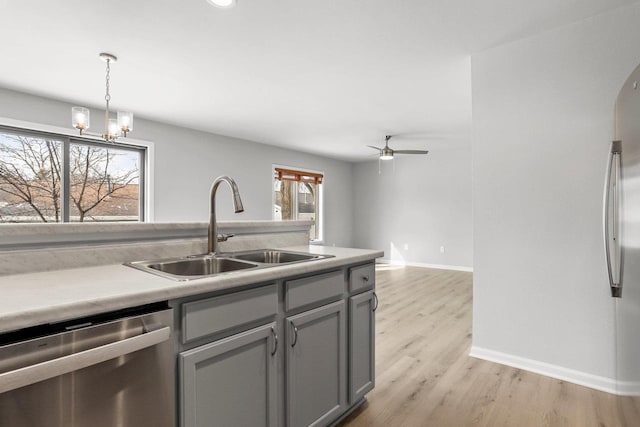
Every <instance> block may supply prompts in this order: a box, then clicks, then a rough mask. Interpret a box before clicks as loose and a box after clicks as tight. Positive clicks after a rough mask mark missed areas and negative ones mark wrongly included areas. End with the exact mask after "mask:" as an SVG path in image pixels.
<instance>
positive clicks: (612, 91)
mask: <svg viewBox="0 0 640 427" xmlns="http://www.w3.org/2000/svg"><path fill="white" fill-rule="evenodd" d="M638 40H640V5H639V4H635V5H633V6H630V7H624V8H621V9H617V10H615V11H613V12H610V13H606V14H603V15H599V16H596V17H593V18H590V19H587V20H584V21H581V22H578V23H575V24H572V25H568V26H565V27H563V28H560V29H557V30H553V31H549V32H546V33H544V34H541V35H538V36H535V37H531V38H528V39H524V40H521V41H517V42H514V43H510V44H507V45H503V46H500V47H497V48H494V49H492V50H489V51H486V52H483V53H479V54H477V55H474V56H473V57H472V87H473V126H474V134H473V148H472V150H473V209H474V221H473V229H474V310H473V325H474V326H473V345H474V347H479V348H483V349H488V350H492V351H497V352H502V353H504V354H506V355H509V356H516V357H522V358H525V359H530V360H532V361H536V362H545V363H549V364H552V365H554V366H556V367H561V368H562V367H563V368H571V369H574V370H577V371H581V372H583V373H588V374H594V375H598V376H602V377H606V378H615V376H616V372H615V369H616V362H615V353H616V347H615V342H614V336H615V333H614V316H615V315H614V302H613V300H612V299H611V298H610V297H609V289H608V281H607V277H606V273H605V263H604V260H603V249H602V247H603V241H602V236H601V234H602V233H601V228H602V226H601V221H602V219H601V217H602V207H601V204H602V191H603V179H604V172H605V167H606V160H607V150H608V147H609V142H610V141H611V139H612V138H613V136H614V133H613V117H614V115H613V114H614V111H613V106H614V102H615V98H616V96H617V94H618V91H619V89H620V87H621V85H622V84H623V83H624V81H625V80H626V78H627V76H628V75H629V74H630V73H631V71H633V69H634V68H635V67H636V65H638V63H639V62H640V49H639V48H638Z"/></svg>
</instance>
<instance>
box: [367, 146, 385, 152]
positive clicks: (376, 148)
mask: <svg viewBox="0 0 640 427" xmlns="http://www.w3.org/2000/svg"><path fill="white" fill-rule="evenodd" d="M367 147H369V148H373V149H375V150H378V151H380V150H382V148H378V147H374V146H373V145H367Z"/></svg>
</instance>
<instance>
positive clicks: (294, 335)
mask: <svg viewBox="0 0 640 427" xmlns="http://www.w3.org/2000/svg"><path fill="white" fill-rule="evenodd" d="M291 326H293V342H292V343H291V347H294V346H295V345H296V343H297V342H298V328H297V327H296V325H295V324H294V323H293V322H291Z"/></svg>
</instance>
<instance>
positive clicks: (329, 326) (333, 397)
mask: <svg viewBox="0 0 640 427" xmlns="http://www.w3.org/2000/svg"><path fill="white" fill-rule="evenodd" d="M286 334H287V359H286V373H287V405H286V406H287V426H288V427H302V426H305V427H306V426H323V425H327V424H328V423H329V422H330V421H332V420H333V419H335V418H337V417H338V416H339V415H340V414H341V413H342V412H343V411H344V410H345V409H346V404H347V402H346V400H347V399H346V391H347V390H346V389H347V382H346V344H347V342H346V324H345V302H344V301H338V302H335V303H332V304H328V305H325V306H322V307H320V308H316V309H314V310H309V311H305V312H304V313H301V314H298V315H297V316H292V317H288V318H287V321H286Z"/></svg>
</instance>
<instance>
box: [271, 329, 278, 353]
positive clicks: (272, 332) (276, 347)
mask: <svg viewBox="0 0 640 427" xmlns="http://www.w3.org/2000/svg"><path fill="white" fill-rule="evenodd" d="M271 335H273V351H272V352H271V355H272V356H275V355H276V352H277V351H278V334H277V333H276V330H275V329H273V328H271Z"/></svg>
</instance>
